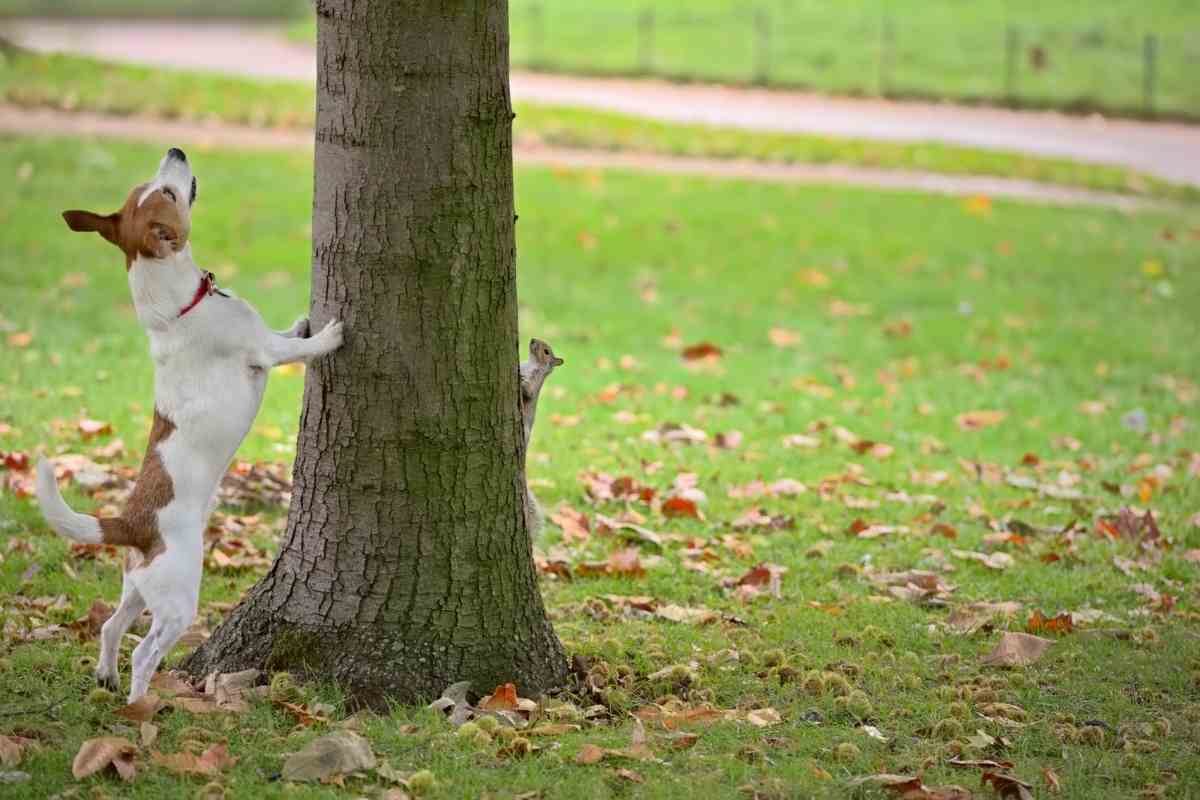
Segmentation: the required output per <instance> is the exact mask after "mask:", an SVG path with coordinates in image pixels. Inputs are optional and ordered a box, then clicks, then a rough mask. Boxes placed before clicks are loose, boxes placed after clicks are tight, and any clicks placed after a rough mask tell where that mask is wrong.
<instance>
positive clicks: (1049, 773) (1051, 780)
mask: <svg viewBox="0 0 1200 800" xmlns="http://www.w3.org/2000/svg"><path fill="white" fill-rule="evenodd" d="M1042 782H1043V783H1045V784H1046V788H1047V789H1049V790H1050V793H1051V794H1058V793H1059V792H1061V791H1062V780H1061V779H1060V778H1059V777H1058V773H1057V772H1055V771H1054V770H1052V769H1050V767H1042Z"/></svg>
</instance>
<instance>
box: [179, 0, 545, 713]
mask: <svg viewBox="0 0 1200 800" xmlns="http://www.w3.org/2000/svg"><path fill="white" fill-rule="evenodd" d="M316 10H317V30H318V36H317V43H318V73H317V129H316V176H315V180H316V185H315V198H314V207H313V274H312V284H313V285H312V309H311V320H312V328H313V330H319V329H320V328H321V326H322V325H324V324H325V322H326V321H327V320H329V319H332V318H335V317H338V318H341V319H343V320H345V322H346V344H345V346H344V347H343V348H342V349H341V350H340V351H338V352H337V353H335V354H333V355H332V356H330V357H327V358H324V359H320V360H318V361H317V362H315V363H313V364H312V365H311V366H310V369H309V370H308V374H307V378H306V382H305V389H304V413H303V416H302V417H301V421H300V436H299V441H298V444H297V456H296V464H295V471H294V482H295V486H294V491H293V499H292V506H291V511H290V514H289V516H288V526H287V532H286V534H285V537H284V544H283V546H282V549H281V550H280V553H279V556H278V558H277V559H276V560H275V563H274V564H273V565H272V567H271V570H270V572H269V573H268V574H267V575H266V576H265V577H264V578H263V579H262V581H260V582H259V583H258V585H257V586H255V587H254V588H253V589H252V590H251V591H250V593H249V594H248V595H247V597H246V598H245V599H244V600H243V602H242V603H241V604H240V605H239V606H238V607H237V608H236V609H235V610H234V611H233V612H232V614H231V615H230V617H229V618H228V619H227V620H226V621H225V622H224V623H223V624H222V625H221V626H220V627H219V628H218V629H217V630H216V631H215V632H214V633H213V636H212V638H211V639H210V640H209V641H208V642H207V643H206V644H205V645H204V646H202V647H201V648H200V649H199V650H197V651H196V652H195V653H193V654H192V655H191V656H190V657H189V658H188V659H187V661H186V664H185V668H186V669H187V670H188V671H190V672H192V673H193V674H202V673H207V672H211V671H213V670H219V671H232V670H238V669H245V668H248V667H259V668H265V669H270V670H288V671H292V672H298V673H302V674H304V675H308V676H320V677H327V678H332V679H334V680H335V681H337V682H338V683H340V684H341V685H342V686H344V687H346V688H347V689H348V690H349V691H350V692H351V694H352V696H353V697H354V698H355V699H356V700H357V701H359V702H360V703H366V704H368V705H380V704H382V701H383V699H384V698H391V699H394V700H400V701H402V702H408V701H416V700H419V699H422V698H432V697H436V696H438V695H439V694H440V693H441V691H442V690H443V689H444V688H445V687H446V686H447V685H449V684H450V683H453V682H455V681H459V680H470V681H472V682H473V684H474V687H475V688H476V689H477V690H479V691H481V692H483V691H489V690H491V689H492V688H493V687H494V686H495V685H497V684H499V683H503V682H507V681H512V682H515V683H516V684H517V686H518V689H519V690H520V691H521V692H522V693H523V694H526V695H536V694H537V693H539V692H541V691H544V690H546V689H550V688H553V687H555V686H558V685H561V683H562V682H563V681H564V680H565V677H566V673H567V663H566V658H565V656H564V654H563V650H562V646H561V645H560V644H559V642H558V639H557V638H556V636H555V634H554V631H553V630H552V628H551V626H550V623H549V622H548V620H547V619H546V614H545V609H544V607H543V604H542V600H541V596H540V594H539V593H538V587H537V575H536V571H535V569H534V566H533V559H532V548H531V542H530V534H529V532H528V531H527V530H526V528H525V521H524V520H525V517H524V514H523V513H522V504H523V502H524V497H525V478H524V474H523V469H522V458H523V452H522V450H523V444H522V429H521V415H520V409H519V405H518V379H517V360H518V359H517V303H516V280H515V279H516V273H515V267H514V258H515V252H514V239H513V223H514V217H513V188H512V125H511V121H512V110H511V104H510V101H509V92H508V8H507V3H506V2H505V0H476V1H475V2H455V3H445V2H443V0H409V1H408V2H389V0H317V3H316Z"/></svg>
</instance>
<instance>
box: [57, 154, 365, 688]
mask: <svg viewBox="0 0 1200 800" xmlns="http://www.w3.org/2000/svg"><path fill="white" fill-rule="evenodd" d="M195 199H196V179H195V177H193V175H192V170H191V167H190V166H189V164H188V161H187V156H186V155H184V153H183V151H182V150H179V149H178V148H171V149H170V150H169V151H167V155H166V157H164V158H163V160H162V163H161V164H160V165H159V168H158V174H156V175H155V176H154V178H153V180H151V181H150V182H149V183H145V184H142V185H140V186H136V187H134V189H133V190H132V191H131V192H130V193H129V197H128V199H126V201H125V205H124V206H123V207H122V208H121V210H120V211H118V212H116V213H114V214H108V215H100V214H93V213H91V212H88V211H67V212H64V213H63V217H64V218H65V219H66V221H67V225H68V226H70V228H71V230H74V231H95V232H97V233H99V234H100V235H101V236H103V237H104V238H105V239H107V240H108V241H110V242H112V243H113V244H114V245H116V246H117V247H119V248H120V249H121V250H122V252H124V254H125V267H126V269H127V271H128V274H129V288H130V290H131V291H132V293H133V304H134V308H135V310H136V312H137V317H138V321H139V322H141V324H142V326H143V327H144V328H145V329H146V333H147V335H148V336H149V338H150V355H151V357H152V358H153V359H154V424H153V427H152V428H151V429H150V442H149V444H148V445H147V447H146V455H145V458H144V460H143V461H142V470H141V473H140V474H139V476H138V479H137V483H136V484H135V485H134V488H133V491H132V493H131V494H130V495H129V500H128V501H127V503H126V505H125V508H124V510H123V511H122V513H121V516H119V517H104V518H99V519H97V518H96V517H92V516H88V515H86V514H78V513H76V512H74V511H72V510H71V509H70V508H69V507H68V506H67V504H66V503H65V502H63V498H62V495H61V494H60V493H59V489H58V483H57V481H56V479H55V474H54V466H53V465H52V464H51V463H50V462H48V461H42V462H40V463H39V464H38V483H37V493H38V501H39V503H40V504H41V508H42V513H43V514H44V515H45V517H46V521H47V522H48V523H49V524H50V527H52V528H54V529H55V530H56V531H58V532H59V533H60V534H62V535H64V536H67V537H69V538H71V539H74V540H75V541H78V542H89V543H101V542H103V543H105V544H112V545H124V546H127V547H130V548H132V550H131V551H130V553H129V557H128V558H127V559H126V565H125V580H124V585H123V587H122V590H121V604H120V606H119V607H118V608H117V610H116V611H115V612H114V613H113V615H112V617H110V618H109V620H108V621H107V622H106V623H104V628H103V631H102V633H101V639H100V660H99V663H98V665H97V667H96V680H97V681H98V682H99V683H100V684H101V685H103V686H107V687H110V688H112V689H114V690H115V689H117V688H118V687H119V685H120V674H119V672H118V668H117V654H118V647H119V645H120V641H121V637H122V636H124V635H125V632H126V631H127V630H128V629H129V626H130V625H131V624H132V623H133V621H134V620H135V619H137V617H138V616H139V615H141V613H142V611H143V610H144V609H146V608H149V609H150V612H151V614H152V615H153V621H152V623H151V626H150V632H149V634H148V635H147V636H146V638H145V639H143V640H142V642H141V643H140V644H139V645H138V646H137V647H136V648H135V649H134V651H133V678H132V682H131V685H130V689H129V702H131V703H132V702H133V701H135V700H137V699H138V698H139V697H141V696H142V695H143V694H144V693H145V692H146V688H147V686H148V685H149V683H150V679H151V678H152V677H153V676H154V673H155V670H157V669H158V665H159V663H160V662H161V661H162V659H163V657H164V656H165V655H166V654H167V653H168V652H169V651H170V650H171V648H172V646H173V645H174V644H175V643H176V642H177V641H178V639H179V637H180V636H181V635H182V634H183V633H184V631H185V630H187V628H188V626H189V625H190V624H191V622H192V620H193V619H194V618H195V616H196V611H197V604H198V601H199V593H200V575H201V572H202V569H203V561H204V547H203V542H204V529H205V527H206V526H207V524H208V517H209V514H210V513H211V512H212V509H213V507H214V505H215V504H216V490H217V486H218V484H219V483H220V481H221V478H222V476H224V474H225V471H226V469H227V468H228V467H229V463H230V461H231V460H232V459H233V455H234V453H235V451H236V450H237V448H238V446H239V445H240V444H241V443H242V439H244V438H245V436H246V433H247V432H248V431H249V430H250V425H251V424H252V423H253V421H254V417H255V415H256V414H257V413H258V409H259V405H260V404H261V402H262V396H263V390H264V389H265V388H266V384H267V371H268V370H269V369H270V368H271V367H274V366H276V365H278V364H287V363H290V362H294V361H304V360H307V359H311V358H316V357H317V356H322V355H325V354H326V353H329V352H332V351H334V350H336V349H337V348H338V347H340V346H341V344H342V324H341V323H340V322H337V321H334V322H330V323H329V324H328V325H326V326H325V328H324V329H323V330H322V331H321V332H320V333H319V334H317V335H316V336H312V337H311V338H310V337H309V335H308V321H307V320H300V321H299V322H297V323H296V324H295V325H294V326H293V327H292V329H291V330H288V331H285V332H281V333H276V332H274V331H271V330H269V329H268V328H267V326H266V324H265V323H264V322H263V319H262V317H261V316H259V314H258V312H257V311H255V310H254V309H253V308H252V307H251V306H250V305H249V304H248V303H246V302H245V301H243V300H240V299H238V298H236V297H234V296H233V295H231V294H228V293H227V292H225V291H222V290H219V289H217V287H216V284H215V283H214V281H213V276H212V273H209V272H206V271H204V270H202V269H200V268H199V267H197V266H196V264H195V262H194V261H193V260H192V251H191V246H190V245H189V243H188V234H189V232H190V230H191V206H192V203H193V202H195Z"/></svg>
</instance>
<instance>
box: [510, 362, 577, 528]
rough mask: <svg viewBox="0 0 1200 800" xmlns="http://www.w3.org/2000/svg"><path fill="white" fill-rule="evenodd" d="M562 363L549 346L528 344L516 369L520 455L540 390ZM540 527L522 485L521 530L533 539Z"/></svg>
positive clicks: (534, 502) (534, 505)
mask: <svg viewBox="0 0 1200 800" xmlns="http://www.w3.org/2000/svg"><path fill="white" fill-rule="evenodd" d="M564 363H566V362H564V361H563V360H562V359H561V358H559V357H558V356H556V355H554V350H552V349H551V348H550V345H548V344H546V343H545V342H543V341H542V340H541V339H530V340H529V360H528V361H524V362H522V363H521V365H520V367H519V368H518V373H519V374H520V378H521V422H522V424H523V425H524V429H525V438H524V445H525V447H524V449H523V452H524V453H528V452H529V435H530V433H532V431H533V418H534V416H535V415H536V414H537V402H538V395H540V394H541V393H542V386H543V385H544V384H545V383H546V378H548V377H550V373H551V372H553V371H554V368H555V367H561V366H562V365H563V364H564ZM542 523H543V516H542V509H541V506H539V505H538V501H537V498H536V497H534V496H533V492H532V491H530V489H529V484H528V483H526V485H525V527H526V528H528V530H529V535H530V536H533V535H534V534H536V533H537V532H538V531H540V530H541V529H542Z"/></svg>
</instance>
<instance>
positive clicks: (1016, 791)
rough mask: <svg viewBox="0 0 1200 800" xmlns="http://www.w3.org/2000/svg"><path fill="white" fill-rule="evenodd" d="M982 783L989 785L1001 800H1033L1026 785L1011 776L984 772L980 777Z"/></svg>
mask: <svg viewBox="0 0 1200 800" xmlns="http://www.w3.org/2000/svg"><path fill="white" fill-rule="evenodd" d="M982 782H983V783H985V784H987V783H990V784H991V785H992V788H993V789H994V790H995V791H996V794H998V795H1000V796H1001V797H1002V798H1010V797H1015V798H1017V800H1033V792H1032V791H1031V790H1032V788H1033V787H1031V786H1030V785H1029V784H1028V783H1025V782H1024V781H1022V780H1019V779H1017V778H1014V777H1013V776H1012V775H1005V774H1002V773H999V772H985V773H983V776H982Z"/></svg>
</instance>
